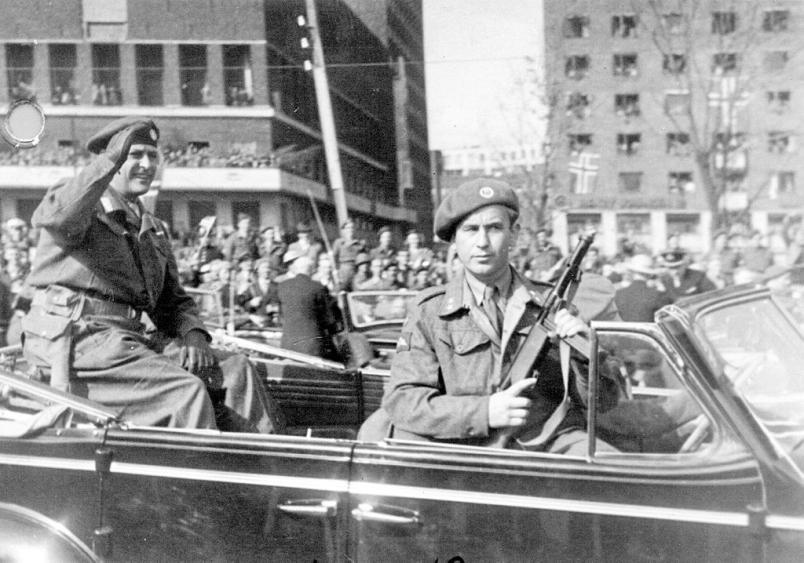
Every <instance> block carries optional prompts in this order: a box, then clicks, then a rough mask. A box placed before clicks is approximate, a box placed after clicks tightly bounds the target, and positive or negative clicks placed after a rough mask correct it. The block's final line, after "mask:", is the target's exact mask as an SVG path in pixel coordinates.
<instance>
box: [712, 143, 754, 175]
mask: <svg viewBox="0 0 804 563" xmlns="http://www.w3.org/2000/svg"><path fill="white" fill-rule="evenodd" d="M713 149H714V151H713V159H714V160H713V164H714V168H715V169H716V170H718V171H719V172H720V173H722V174H726V175H737V176H741V175H743V174H745V172H746V171H747V169H748V153H747V150H746V146H745V133H717V134H716V135H715V139H714V146H713Z"/></svg>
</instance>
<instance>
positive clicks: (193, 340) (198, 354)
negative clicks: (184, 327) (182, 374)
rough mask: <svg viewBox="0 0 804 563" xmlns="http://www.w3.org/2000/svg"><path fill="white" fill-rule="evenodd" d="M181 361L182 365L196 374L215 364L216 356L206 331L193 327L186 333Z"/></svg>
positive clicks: (180, 355) (180, 354)
mask: <svg viewBox="0 0 804 563" xmlns="http://www.w3.org/2000/svg"><path fill="white" fill-rule="evenodd" d="M179 362H180V363H181V367H183V368H184V369H186V370H187V371H189V372H190V373H193V374H195V375H199V374H200V373H201V372H202V371H203V370H205V369H209V368H211V367H213V366H214V365H215V356H214V355H213V353H212V348H210V346H209V342H207V335H206V334H204V332H202V331H200V330H198V329H193V330H191V331H190V332H188V333H187V334H186V335H185V337H184V343H183V345H182V347H181V351H180V353H179Z"/></svg>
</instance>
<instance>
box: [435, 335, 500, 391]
mask: <svg viewBox="0 0 804 563" xmlns="http://www.w3.org/2000/svg"><path fill="white" fill-rule="evenodd" d="M444 337H445V338H443V339H442V344H443V345H444V349H443V360H444V361H442V362H441V367H442V373H443V377H444V384H445V386H446V388H447V389H446V391H447V393H448V394H451V395H479V394H485V393H486V392H487V389H488V381H489V378H490V377H491V374H492V370H493V369H494V366H493V357H492V353H491V350H490V347H491V346H492V343H491V339H490V338H489V337H488V336H487V335H486V334H484V333H483V332H481V331H480V330H477V329H467V330H453V331H450V332H449V333H447V334H445V335H444Z"/></svg>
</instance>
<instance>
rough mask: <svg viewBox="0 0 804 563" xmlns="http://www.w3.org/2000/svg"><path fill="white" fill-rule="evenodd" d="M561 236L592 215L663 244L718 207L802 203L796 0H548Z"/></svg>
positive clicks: (608, 235)
mask: <svg viewBox="0 0 804 563" xmlns="http://www.w3.org/2000/svg"><path fill="white" fill-rule="evenodd" d="M544 20H545V42H546V53H545V61H546V85H547V87H548V88H549V90H550V95H549V96H548V98H549V99H550V100H553V103H554V104H555V105H556V107H555V109H556V110H557V111H554V112H553V114H554V115H555V116H556V118H555V119H553V121H552V122H551V123H550V126H549V139H550V142H551V143H552V145H553V148H554V150H553V152H552V155H551V157H550V159H549V161H548V163H547V166H548V167H549V169H550V171H551V173H552V174H553V176H554V178H555V181H554V182H553V185H552V186H551V188H552V190H553V192H554V198H553V202H554V204H555V206H556V208H558V209H559V210H560V212H559V213H557V214H555V217H554V231H555V232H556V235H557V236H556V240H558V241H561V242H562V245H564V246H567V245H568V241H569V239H571V238H572V235H573V234H574V233H576V232H577V231H578V230H579V229H580V228H582V227H583V226H584V225H590V224H591V225H593V226H595V227H597V229H598V232H599V237H598V241H599V244H600V245H601V247H602V249H603V251H604V252H606V253H609V254H613V253H615V252H616V251H617V250H618V243H619V241H621V240H622V239H624V238H629V239H631V240H632V241H634V242H641V243H643V244H645V245H646V246H647V247H648V248H650V249H652V250H654V251H658V250H660V249H662V248H664V246H665V245H666V241H667V237H668V236H670V235H673V234H678V235H680V237H681V241H682V244H684V245H685V246H687V247H688V248H691V249H693V250H696V251H704V250H706V249H707V248H708V247H709V241H710V239H711V235H712V233H713V231H714V230H715V229H716V228H718V227H719V225H718V224H717V223H718V221H717V219H719V218H721V217H723V216H724V215H726V214H729V213H730V214H732V215H734V214H737V215H739V214H742V216H743V217H744V220H745V221H746V222H747V223H749V224H750V226H751V227H754V228H758V229H760V230H764V231H768V230H772V229H774V228H777V227H778V226H779V225H780V224H781V223H782V222H783V221H785V220H787V219H789V217H790V212H791V211H796V210H798V211H800V210H801V209H802V204H803V203H804V159H802V158H801V155H800V154H799V150H800V149H799V148H798V146H797V139H798V138H800V137H802V135H803V134H804V122H802V121H801V119H800V118H799V116H800V115H801V114H802V109H804V49H802V48H804V35H802V29H803V27H804V5H802V4H801V2H798V1H795V0H701V1H697V0H696V1H693V0H682V1H681V2H678V1H672V2H671V1H664V0H657V1H655V2H631V1H625V0H545V10H544Z"/></svg>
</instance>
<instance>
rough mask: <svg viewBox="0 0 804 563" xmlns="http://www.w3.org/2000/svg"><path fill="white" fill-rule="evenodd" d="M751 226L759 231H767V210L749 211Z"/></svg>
mask: <svg viewBox="0 0 804 563" xmlns="http://www.w3.org/2000/svg"><path fill="white" fill-rule="evenodd" d="M751 228H752V229H756V230H758V231H759V232H760V233H767V232H768V212H767V211H752V212H751Z"/></svg>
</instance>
